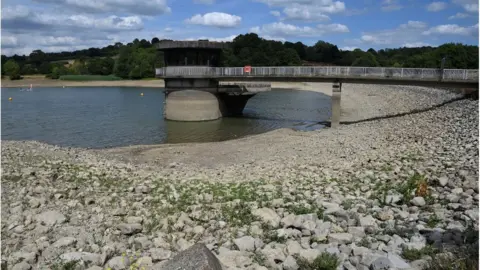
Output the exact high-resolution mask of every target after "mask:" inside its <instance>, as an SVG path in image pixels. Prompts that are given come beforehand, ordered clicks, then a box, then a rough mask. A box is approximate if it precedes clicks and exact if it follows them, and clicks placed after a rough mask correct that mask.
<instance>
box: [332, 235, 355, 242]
mask: <svg viewBox="0 0 480 270" xmlns="http://www.w3.org/2000/svg"><path fill="white" fill-rule="evenodd" d="M352 241H353V235H352V234H350V233H331V234H329V235H328V242H330V243H339V244H350V243H352Z"/></svg>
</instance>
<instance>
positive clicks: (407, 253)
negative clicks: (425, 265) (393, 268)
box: [401, 246, 438, 261]
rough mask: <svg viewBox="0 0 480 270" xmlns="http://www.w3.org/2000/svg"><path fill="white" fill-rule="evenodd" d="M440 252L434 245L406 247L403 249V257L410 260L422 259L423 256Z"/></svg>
mask: <svg viewBox="0 0 480 270" xmlns="http://www.w3.org/2000/svg"><path fill="white" fill-rule="evenodd" d="M437 253H438V249H436V248H434V247H433V246H425V247H424V248H422V249H414V248H404V249H403V250H402V254H401V255H402V257H403V258H404V259H406V260H409V261H415V260H419V259H421V258H422V257H423V256H426V255H428V256H433V255H435V254H437Z"/></svg>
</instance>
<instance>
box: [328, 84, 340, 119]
mask: <svg viewBox="0 0 480 270" xmlns="http://www.w3.org/2000/svg"><path fill="white" fill-rule="evenodd" d="M341 94H342V83H341V82H334V83H333V85H332V118H331V120H330V127H332V128H336V127H338V126H340V115H341V105H340V101H341V100H340V99H341Z"/></svg>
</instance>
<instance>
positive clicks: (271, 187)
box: [1, 84, 479, 270]
mask: <svg viewBox="0 0 480 270" xmlns="http://www.w3.org/2000/svg"><path fill="white" fill-rule="evenodd" d="M304 86H305V87H304V88H303V90H307V89H308V87H310V88H311V89H316V91H325V93H327V92H328V91H329V90H331V89H330V88H329V86H328V85H327V84H312V85H304ZM307 86H308V87H307ZM456 97H458V96H457V95H456V94H454V93H450V92H446V91H443V90H436V89H427V88H413V87H380V86H379V87H371V86H368V87H365V86H356V85H345V87H344V91H343V93H342V113H343V114H342V117H343V118H342V119H363V118H369V117H372V116H378V115H388V114H391V113H400V112H404V111H406V112H408V111H411V110H412V109H421V108H428V107H431V106H434V105H436V104H439V103H442V102H445V101H447V100H450V99H453V98H456ZM421 181H426V183H428V184H427V193H426V194H425V195H421V193H417V191H418V187H419V183H421ZM409 185H410V186H409ZM412 185H413V189H411V188H412V187H411V186H412ZM478 200H479V191H478V101H474V100H468V99H465V100H460V101H454V102H451V103H449V104H447V105H444V106H441V107H438V108H435V109H432V110H430V111H425V112H421V113H417V114H412V115H404V116H401V117H395V118H389V119H380V120H375V121H371V122H365V123H357V124H351V125H342V126H340V128H338V129H328V128H327V129H322V130H318V131H307V132H300V131H293V130H290V129H279V130H275V131H272V132H268V133H264V134H259V135H254V136H248V137H244V138H240V139H236V140H231V141H223V142H214V143H188V144H165V145H143V146H131V147H121V148H113V149H102V150H101V149H97V150H94V149H89V150H87V149H81V148H69V147H57V146H52V145H47V144H44V143H39V142H32V141H2V207H5V208H4V209H3V210H4V211H2V213H1V214H2V219H1V222H2V264H6V265H8V268H9V269H10V268H12V267H13V266H16V268H18V269H27V268H28V269H29V267H32V269H42V267H43V268H47V267H45V266H49V267H50V268H52V265H54V264H57V265H58V264H60V265H65V263H72V262H75V263H76V264H79V266H78V269H87V268H88V267H92V266H95V265H96V266H99V267H107V266H110V267H111V268H113V269H123V268H128V266H129V265H130V264H131V263H133V262H136V263H137V265H143V266H146V269H161V266H162V265H163V264H165V262H166V261H168V259H170V258H171V257H173V255H174V254H177V253H178V252H180V251H181V250H185V249H186V248H188V247H189V246H191V245H192V244H194V243H198V242H201V243H205V244H206V245H207V247H208V248H209V249H210V250H212V251H213V252H214V253H215V254H216V256H217V257H218V258H219V260H220V261H221V262H222V264H223V265H224V266H225V267H224V269H258V270H265V269H267V268H265V267H269V268H272V269H278V268H283V269H298V264H300V263H301V260H300V259H303V260H306V261H308V262H312V261H313V259H314V258H315V257H316V256H318V255H320V254H321V253H324V252H326V253H329V254H336V255H337V256H338V258H339V262H340V266H341V267H342V268H343V269H378V268H379V267H384V266H385V264H387V265H388V267H389V268H395V269H415V270H417V269H418V270H420V269H421V268H422V266H423V265H425V264H428V263H431V262H435V261H436V257H435V256H440V255H434V254H430V253H428V254H426V253H425V254H424V253H422V252H426V251H423V250H424V248H426V247H427V248H438V251H437V252H439V253H440V254H443V255H445V256H447V255H446V254H447V253H446V252H450V251H455V250H457V249H461V248H465V247H467V251H461V252H460V253H458V252H457V253H455V254H456V255H455V256H456V257H454V258H457V259H458V258H477V257H478V249H477V250H476V251H475V250H474V249H468V247H469V246H468V244H469V243H470V242H467V243H466V242H465V241H466V240H465V239H467V237H466V235H468V234H471V233H472V230H473V232H474V233H477V236H476V237H475V239H474V241H473V243H472V244H473V245H472V247H478V219H479V218H478ZM475 241H477V242H475ZM19 243H21V244H19ZM406 248H408V249H413V250H416V251H415V252H416V253H415V254H416V255H418V257H417V256H415V257H413V256H412V257H402V256H405V254H404V252H403V251H404V250H405V249H406ZM469 252H473V253H469ZM475 252H476V254H475ZM122 254H126V255H122ZM422 254H423V255H422ZM472 254H473V255H472ZM426 255H427V256H426ZM458 256H459V257H458ZM461 256H464V257H461ZM126 257H129V258H128V259H125V258H126ZM453 260H454V259H453ZM380 262H381V263H380ZM442 263H445V262H444V261H442ZM20 267H23V268H20ZM342 268H338V269H342ZM91 269H99V268H91Z"/></svg>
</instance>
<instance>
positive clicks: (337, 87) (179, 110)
mask: <svg viewBox="0 0 480 270" xmlns="http://www.w3.org/2000/svg"><path fill="white" fill-rule="evenodd" d="M226 46H228V45H227V44H225V43H220V42H209V41H162V42H160V43H158V44H157V49H159V50H163V51H164V52H165V57H164V59H165V66H166V67H164V68H157V69H156V70H155V74H156V77H157V78H162V79H164V80H165V94H166V106H165V112H164V113H165V118H167V119H170V120H179V121H205V120H214V119H218V118H220V117H222V116H229V115H237V114H241V113H242V111H243V108H244V107H245V105H246V103H247V101H248V99H249V98H250V97H252V96H253V95H255V94H256V93H258V92H263V91H268V90H270V84H269V83H270V82H332V83H333V87H332V115H331V121H330V122H331V127H335V126H338V125H339V123H340V96H341V88H342V87H341V85H342V83H357V84H358V83H360V84H390V85H415V86H429V87H441V88H459V89H474V91H478V76H479V73H478V70H469V69H429V68H393V67H392V68H389V67H332V66H329V67H323V66H315V67H310V66H309V67H304V66H301V67H292V66H288V67H215V65H216V64H217V63H218V59H219V56H220V52H221V50H222V49H223V48H225V47H226ZM221 82H243V83H241V84H238V83H234V84H232V83H230V84H222V83H221ZM260 82H263V83H260Z"/></svg>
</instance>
